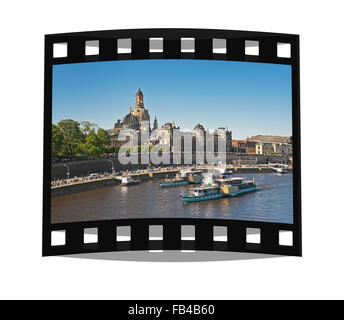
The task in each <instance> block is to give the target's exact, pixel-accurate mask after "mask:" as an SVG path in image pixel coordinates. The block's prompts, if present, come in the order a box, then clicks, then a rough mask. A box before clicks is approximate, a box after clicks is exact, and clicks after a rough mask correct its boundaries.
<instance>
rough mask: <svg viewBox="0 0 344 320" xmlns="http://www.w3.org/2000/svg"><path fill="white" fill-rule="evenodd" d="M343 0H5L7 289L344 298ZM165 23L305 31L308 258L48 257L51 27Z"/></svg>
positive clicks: (2, 292)
mask: <svg viewBox="0 0 344 320" xmlns="http://www.w3.org/2000/svg"><path fill="white" fill-rule="evenodd" d="M341 3H342V1H326V2H325V1H303V2H301V1H291V0H289V1H276V0H274V1H262V0H261V1H215V0H213V1H201V0H198V1H185V0H183V1H173V2H172V1H169V2H167V1H148V0H145V1H133V0H132V1H121V2H117V1H100V0H98V1H94V0H93V1H86V0H83V1H70V0H68V1H64V0H59V1H54V2H52V1H11V2H9V1H8V2H3V3H2V5H1V19H0V24H1V39H0V41H1V50H0V51H1V52H0V54H1V59H0V63H1V69H0V72H1V76H0V81H1V94H0V99H1V100H0V101H1V102H0V105H1V126H0V130H1V132H0V137H1V139H2V141H3V146H2V148H1V159H0V161H1V166H0V168H1V174H0V178H1V220H0V226H1V229H0V247H1V253H0V298H33V299H35V298H66V299H69V298H79V299H82V298H106V299H107V298H111V299H176V298H179V299H251V298H256V299H257V298H262V299H267V298H269V299H270V298H278V299H279V298H287V299H289V298H296V299H299V298H344V293H343V285H344V280H343V277H344V276H343V274H344V260H343V248H344V241H343V236H342V233H343V230H344V227H343V223H344V209H343V198H344V196H343V189H344V188H343V185H344V184H343V174H342V171H341V170H342V166H343V160H344V157H343V147H342V144H343V127H344V123H343V115H344V114H343V108H344V106H343V89H344V88H343V87H344V86H343V71H344V70H343V52H344V51H343V50H344V47H343V34H342V33H340V30H341V31H342V30H344V28H343V8H341V5H340V4H341ZM160 27H181V28H187V27H189V28H219V29H234V30H256V31H272V32H282V33H283V32H285V33H295V34H300V35H301V39H300V40H301V108H302V110H301V113H302V166H303V167H302V170H303V172H302V190H303V194H302V198H303V252H304V256H303V257H302V258H295V257H291V258H285V257H283V258H273V259H256V260H241V261H221V262H189V263H167V262H166V263H157V262H155V263H153V262H130V261H129V262H126V261H103V260H86V259H74V258H63V257H48V258H42V257H41V216H42V159H43V65H44V60H43V51H44V50H43V44H44V34H49V33H62V32H72V31H87V30H106V29H124V28H160ZM150 277H155V278H154V279H150Z"/></svg>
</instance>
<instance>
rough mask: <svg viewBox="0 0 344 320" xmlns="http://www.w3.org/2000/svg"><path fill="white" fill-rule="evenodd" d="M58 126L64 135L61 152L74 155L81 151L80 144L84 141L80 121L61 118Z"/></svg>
mask: <svg viewBox="0 0 344 320" xmlns="http://www.w3.org/2000/svg"><path fill="white" fill-rule="evenodd" d="M57 128H58V129H59V130H60V131H61V133H62V136H63V145H62V149H61V153H62V154H63V155H65V156H70V157H74V156H75V155H76V153H77V152H78V151H80V144H81V143H82V141H83V135H82V132H81V130H80V124H79V122H77V121H74V120H72V119H65V120H61V121H59V122H58V123H57Z"/></svg>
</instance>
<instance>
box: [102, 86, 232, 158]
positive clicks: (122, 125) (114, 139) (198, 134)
mask: <svg viewBox="0 0 344 320" xmlns="http://www.w3.org/2000/svg"><path fill="white" fill-rule="evenodd" d="M124 129H131V130H128V131H127V133H128V132H131V133H130V135H133V134H134V132H135V133H136V134H137V136H138V139H139V141H141V138H140V137H141V133H142V132H144V131H146V132H147V137H149V138H148V141H147V143H146V144H150V145H155V144H160V145H165V146H169V147H171V150H173V132H176V130H178V131H179V130H180V127H177V126H176V125H175V123H174V121H172V122H167V123H165V124H164V125H162V126H161V127H160V128H159V126H158V120H157V118H156V117H155V119H154V122H153V128H152V129H151V126H150V115H149V112H148V109H147V108H145V106H144V102H143V93H142V91H141V89H140V88H139V90H138V91H137V93H136V96H135V106H134V108H133V107H132V106H129V113H128V114H127V115H126V116H125V117H124V118H123V120H122V121H121V120H120V119H118V120H117V122H116V123H115V126H114V128H113V129H110V130H108V132H109V134H110V143H109V144H108V145H107V147H110V148H116V147H121V146H122V145H124V144H125V143H127V142H128V141H129V140H130V139H131V138H132V136H130V135H128V136H127V137H126V140H120V139H119V134H120V132H121V131H122V130H124ZM178 131H177V132H178ZM127 133H126V134H127ZM207 133H208V132H207V131H206V130H205V129H204V127H203V126H202V125H201V124H197V125H196V126H195V128H194V130H193V131H192V132H190V133H189V134H191V135H192V139H191V140H189V141H190V142H191V143H192V146H191V148H192V150H195V148H196V147H195V146H196V140H203V139H205V137H206V134H207ZM183 134H184V133H183ZM219 139H224V140H225V141H226V152H230V151H232V131H229V130H228V128H223V127H221V128H218V129H215V130H214V142H215V150H216V149H217V144H218V141H219ZM183 140H184V139H183ZM204 141H205V140H204ZM185 142H186V141H185ZM134 144H135V143H133V144H132V145H134ZM139 144H141V143H139ZM144 144H145V143H142V145H144ZM183 144H184V141H183ZM182 148H183V149H184V147H182Z"/></svg>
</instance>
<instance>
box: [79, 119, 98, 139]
mask: <svg viewBox="0 0 344 320" xmlns="http://www.w3.org/2000/svg"><path fill="white" fill-rule="evenodd" d="M97 128H98V125H97V124H95V123H92V122H89V121H82V122H80V130H81V133H82V135H83V138H84V139H85V140H86V138H87V136H88V135H89V134H90V133H91V132H95V131H96V130H97ZM85 140H84V142H85Z"/></svg>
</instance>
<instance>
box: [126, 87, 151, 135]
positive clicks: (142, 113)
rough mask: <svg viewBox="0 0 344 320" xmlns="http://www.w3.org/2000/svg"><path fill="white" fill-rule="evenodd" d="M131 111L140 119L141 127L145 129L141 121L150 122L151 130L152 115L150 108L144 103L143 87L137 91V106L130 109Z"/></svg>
mask: <svg viewBox="0 0 344 320" xmlns="http://www.w3.org/2000/svg"><path fill="white" fill-rule="evenodd" d="M130 113H131V114H133V115H134V116H136V117H137V118H138V119H139V124H140V127H141V129H143V127H142V125H141V122H142V121H145V122H148V129H149V130H150V116H149V113H148V110H147V109H146V108H145V107H144V104H143V93H142V91H141V89H140V88H139V90H138V91H137V92H136V96H135V107H134V109H131V110H130Z"/></svg>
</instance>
